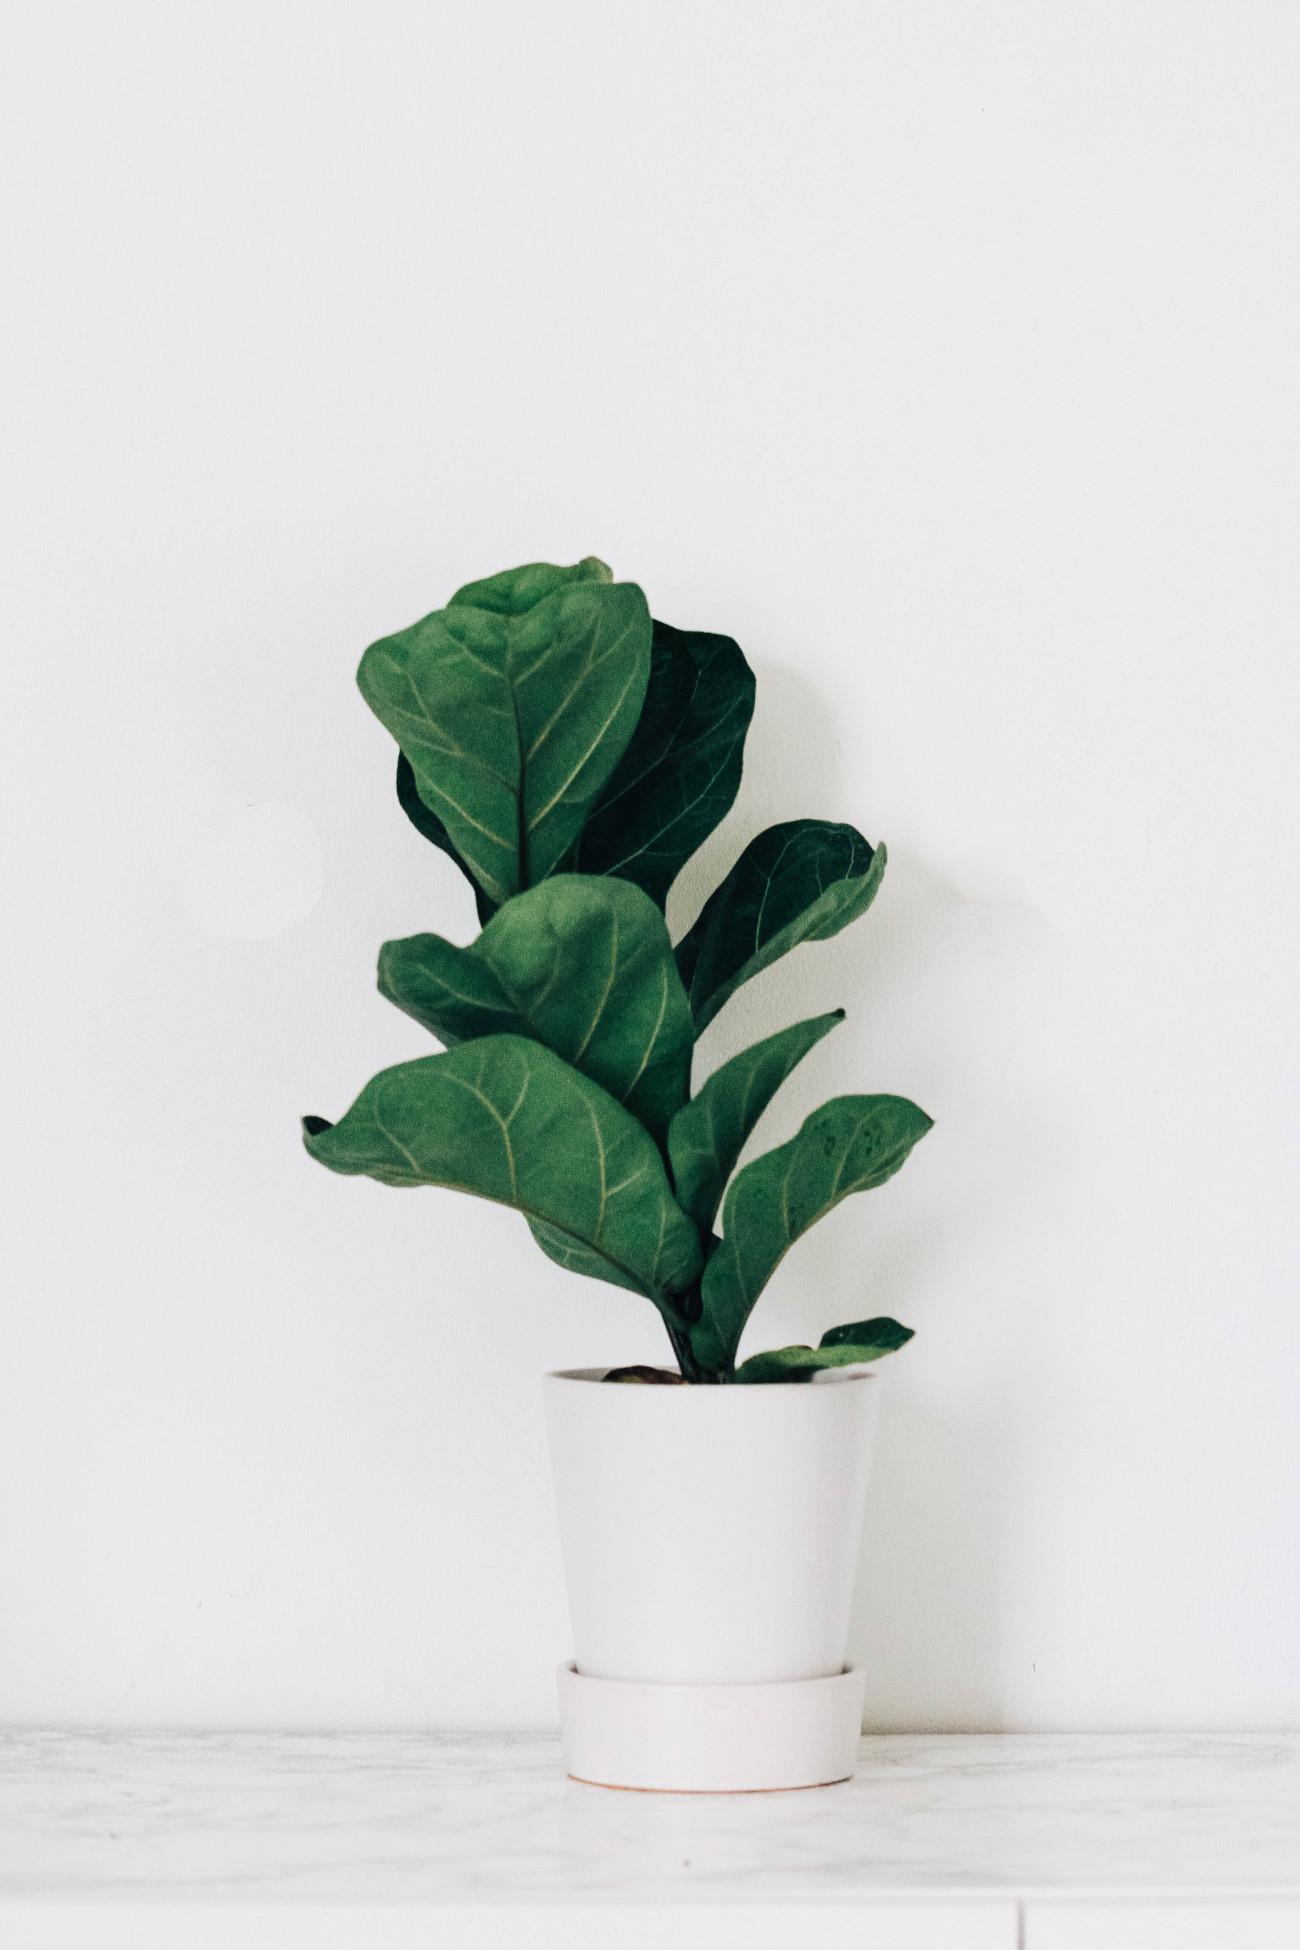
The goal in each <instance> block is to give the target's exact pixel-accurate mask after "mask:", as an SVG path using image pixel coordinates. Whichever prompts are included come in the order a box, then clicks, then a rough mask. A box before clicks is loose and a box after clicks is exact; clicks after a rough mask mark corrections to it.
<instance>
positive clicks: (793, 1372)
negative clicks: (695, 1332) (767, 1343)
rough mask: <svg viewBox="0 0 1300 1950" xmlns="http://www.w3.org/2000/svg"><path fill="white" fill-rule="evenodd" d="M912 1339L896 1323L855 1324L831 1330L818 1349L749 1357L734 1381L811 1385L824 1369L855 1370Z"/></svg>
mask: <svg viewBox="0 0 1300 1950" xmlns="http://www.w3.org/2000/svg"><path fill="white" fill-rule="evenodd" d="M911 1338H912V1329H911V1328H910V1327H903V1326H901V1325H900V1324H899V1322H898V1321H896V1320H887V1319H881V1320H855V1321H852V1322H850V1323H849V1325H847V1326H845V1327H832V1328H831V1331H830V1333H829V1334H823V1335H822V1338H821V1345H820V1347H774V1348H773V1349H772V1350H771V1351H770V1352H769V1353H767V1354H751V1355H750V1357H749V1359H748V1361H742V1362H741V1364H740V1366H739V1367H738V1368H737V1369H736V1373H735V1379H736V1380H737V1381H811V1380H812V1378H813V1376H814V1375H815V1374H817V1373H819V1372H820V1371H822V1370H823V1369H826V1368H858V1367H862V1366H863V1365H864V1364H865V1363H866V1362H868V1361H879V1360H880V1358H881V1356H882V1355H885V1354H893V1353H894V1352H895V1350H896V1349H898V1348H900V1347H903V1346H904V1345H905V1344H906V1343H907V1342H908V1341H910V1340H911Z"/></svg>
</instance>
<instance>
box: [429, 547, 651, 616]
mask: <svg viewBox="0 0 1300 1950" xmlns="http://www.w3.org/2000/svg"><path fill="white" fill-rule="evenodd" d="M613 580H614V577H613V574H612V572H611V570H610V568H609V565H608V564H607V563H605V562H602V561H601V560H600V558H599V557H598V556H595V555H587V556H584V557H583V559H582V561H581V562H575V563H574V564H573V565H572V567H570V568H563V567H561V566H560V565H559V564H558V563H555V562H525V563H524V565H523V567H522V568H519V569H502V570H501V571H500V573H499V574H497V575H494V576H483V577H482V578H481V579H480V580H479V581H478V582H467V583H465V584H464V585H463V587H461V588H460V589H458V590H457V591H456V593H455V595H454V596H453V597H452V599H451V602H450V603H449V604H448V608H450V609H490V610H493V611H495V612H496V614H497V615H499V616H522V615H523V614H524V612H525V610H529V609H536V607H537V605H538V603H540V602H541V601H542V599H543V598H544V597H546V596H553V595H554V594H555V592H556V590H557V589H564V588H567V587H568V585H569V584H570V583H574V582H612V581H613Z"/></svg>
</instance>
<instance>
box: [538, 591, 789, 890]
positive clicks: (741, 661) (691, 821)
mask: <svg viewBox="0 0 1300 1950" xmlns="http://www.w3.org/2000/svg"><path fill="white" fill-rule="evenodd" d="M753 712H754V673H753V672H752V671H751V669H750V668H749V665H748V664H747V663H746V661H745V657H744V653H743V652H742V650H741V648H740V645H739V644H738V643H735V642H733V640H732V639H731V637H729V636H713V635H710V634H709V633H707V632H705V631H703V630H675V629H673V628H672V627H671V626H670V625H669V624H667V623H659V622H656V623H655V625H654V637H653V643H652V647H651V654H650V681H649V685H648V687H647V690H646V696H645V704H644V706H643V707H642V711H641V717H640V720H639V722H638V724H637V728H636V730H635V732H634V733H633V735H632V741H631V743H630V744H629V745H628V747H627V750H626V751H625V752H624V753H623V756H622V758H621V759H620V760H619V762H618V765H617V767H616V768H615V770H614V774H613V776H612V777H611V779H610V781H609V784H608V785H607V786H606V787H605V790H604V791H603V793H602V794H601V796H600V798H599V800H598V801H597V802H596V805H595V807H594V809H593V811H592V812H591V813H590V815H589V816H588V819H587V823H586V825H585V826H584V828H583V830H582V832H581V834H580V835H579V837H578V840H577V842H576V843H575V845H574V848H573V851H572V853H571V855H570V858H569V860H568V862H567V863H566V864H567V865H568V866H570V867H571V868H572V870H573V871H574V872H575V873H600V874H617V875H619V876H621V877H622V878H623V879H625V880H634V881H635V882H636V884H637V886H638V887H643V888H644V889H645V891H646V893H648V894H649V895H650V896H651V898H652V899H653V900H655V901H657V902H658V903H659V905H660V907H662V906H663V904H664V902H665V900H666V899H667V896H668V889H669V887H670V886H671V885H672V883H673V881H674V880H675V879H676V877H677V874H678V872H679V871H680V869H681V868H682V867H683V866H684V865H685V863H686V861H687V860H688V859H689V858H690V856H691V854H692V853H694V852H695V851H696V849H697V847H699V846H701V845H702V844H703V843H704V841H705V840H706V839H707V838H708V837H709V834H710V833H711V832H712V831H713V829H714V827H715V826H716V825H717V824H718V822H719V820H721V819H722V817H723V816H724V814H725V813H726V812H727V811H728V809H729V808H730V806H731V804H732V801H733V800H734V799H735V796H736V790H737V787H738V786H739V784H740V773H741V765H742V761H743V756H744V748H745V733H746V732H747V731H748V729H749V721H750V718H751V717H752V716H753Z"/></svg>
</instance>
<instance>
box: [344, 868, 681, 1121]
mask: <svg viewBox="0 0 1300 1950" xmlns="http://www.w3.org/2000/svg"><path fill="white" fill-rule="evenodd" d="M379 987H380V990H381V991H382V993H383V994H384V995H386V996H387V997H388V999H389V1000H390V1001H391V1002H394V1003H396V1005H397V1007H398V1008H399V1009H403V1010H405V1012H406V1013H407V1015H409V1016H413V1017H414V1018H415V1020H416V1021H417V1022H419V1023H422V1024H423V1025H424V1027H425V1028H426V1029H430V1030H432V1031H433V1033H434V1035H435V1036H438V1037H440V1038H441V1040H442V1041H443V1042H444V1043H448V1044H456V1043H461V1042H466V1041H468V1040H470V1039H471V1038H473V1037H476V1036H490V1035H495V1034H499V1033H503V1032H504V1033H517V1034H520V1035H527V1036H533V1037H535V1038H536V1039H537V1040H538V1041H539V1042H542V1043H545V1044H546V1045H547V1047H548V1048H549V1049H553V1050H554V1051H555V1052H556V1054H557V1055H559V1056H562V1057H564V1059H565V1060H566V1061H567V1062H569V1063H572V1064H573V1065H574V1066H575V1068H577V1069H579V1070H582V1071H583V1072H584V1073H585V1074H586V1075H587V1076H590V1077H594V1078H595V1080H596V1082H597V1083H600V1084H602V1085H603V1086H604V1088H605V1089H606V1090H608V1091H609V1093H610V1095H611V1096H613V1097H615V1098H617V1100H618V1101H619V1103H622V1104H626V1105H627V1107H628V1109H629V1110H630V1111H632V1112H633V1114H634V1115H635V1116H636V1117H638V1118H640V1120H641V1122H642V1123H643V1124H645V1125H646V1126H647V1128H648V1129H650V1130H651V1131H653V1132H654V1133H655V1135H656V1136H658V1137H661V1136H662V1135H663V1134H664V1133H665V1132H666V1130H667V1126H668V1121H669V1119H670V1118H671V1117H672V1115H673V1113H674V1111H676V1110H677V1109H678V1108H679V1107H680V1106H681V1105H682V1104H683V1103H684V1102H685V1100H686V1095H687V1092H688V1090H689V1088H690V1066H691V1051H692V1048H693V1043H694V1033H693V1026H692V1022H691V1012H690V1005H689V1004H688V1002H687V1000H686V995H685V992H684V990H683V988H682V985H681V981H680V979H679V977H678V974H677V967H676V963H675V962H674V960H673V951H672V944H671V942H670V941H669V938H668V929H667V927H666V926H665V925H664V918H663V915H662V914H661V913H660V912H659V909H658V908H657V907H656V906H655V904H654V902H653V901H652V900H651V899H650V897H649V895H648V894H644V893H642V891H641V889H640V888H639V887H634V886H633V885H632V884H631V883H630V882H629V881H625V880H604V879H598V878H591V877H587V876H580V875H577V874H555V875H553V876H552V878H551V879H549V880H546V881H543V882H542V884H541V886H540V887H534V888H532V889H531V890H530V891H529V892H528V893H524V894H519V895H517V896H516V897H515V898H514V899H513V900H511V901H508V902H507V903H506V905H505V906H504V907H503V908H502V909H501V910H500V912H499V913H498V914H496V915H495V916H494V917H493V919H492V920H490V921H489V922H488V924H487V926H486V927H485V928H484V930H483V932H482V934H481V935H480V936H479V938H478V940H477V941H475V942H473V943H472V944H471V945H470V946H469V947H468V948H458V947H456V946H455V945H454V944H453V943H452V942H450V941H444V940H443V939H442V937H441V936H440V935H436V934H417V935H412V936H410V937H409V938H407V939H406V940H403V941H390V942H388V943H386V944H385V946H384V948H383V949H382V950H381V952H380V956H379Z"/></svg>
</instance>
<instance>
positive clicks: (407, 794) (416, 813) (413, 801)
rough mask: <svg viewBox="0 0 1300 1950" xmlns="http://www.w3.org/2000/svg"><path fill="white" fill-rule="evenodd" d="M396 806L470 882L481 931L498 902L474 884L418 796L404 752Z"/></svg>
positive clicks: (400, 759)
mask: <svg viewBox="0 0 1300 1950" xmlns="http://www.w3.org/2000/svg"><path fill="white" fill-rule="evenodd" d="M397 803H398V805H399V806H400V807H401V808H402V811H403V812H404V813H405V814H406V817H407V818H408V819H409V820H410V822H411V824H412V826H414V828H415V830H416V832H417V833H419V834H421V835H422V836H423V838H425V839H426V840H428V841H429V843H430V845H431V846H436V847H437V848H438V849H439V850H440V851H441V852H443V853H445V854H446V855H447V857H448V859H449V860H452V861H454V862H455V864H456V865H457V866H458V867H459V868H460V870H461V872H462V873H463V874H464V876H465V878H466V880H468V882H469V884H470V886H471V887H472V888H473V889H474V905H475V907H476V908H477V909H478V918H479V926H480V927H481V926H482V925H483V923H484V922H485V921H490V920H491V919H492V916H493V915H494V914H495V913H496V911H497V904H496V902H495V901H494V900H491V899H490V898H489V897H488V895H486V894H485V893H484V892H483V889H482V888H481V887H480V886H479V884H478V882H477V880H475V878H474V876H473V874H472V873H471V872H470V870H469V868H468V867H467V866H466V864H465V862H464V860H462V859H461V857H460V854H459V853H458V852H457V851H456V848H455V846H454V845H453V844H452V838H451V834H450V833H449V832H448V831H447V828H446V827H445V826H444V825H443V823H442V821H441V820H440V819H439V817H438V815H437V813H436V812H430V810H429V808H428V807H427V806H426V805H425V803H424V801H423V799H422V798H421V797H420V795H419V792H418V791H417V790H416V785H415V774H414V772H413V771H412V770H411V767H410V763H409V761H408V760H407V759H405V758H404V757H403V756H402V754H401V752H399V753H398V754H397Z"/></svg>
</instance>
